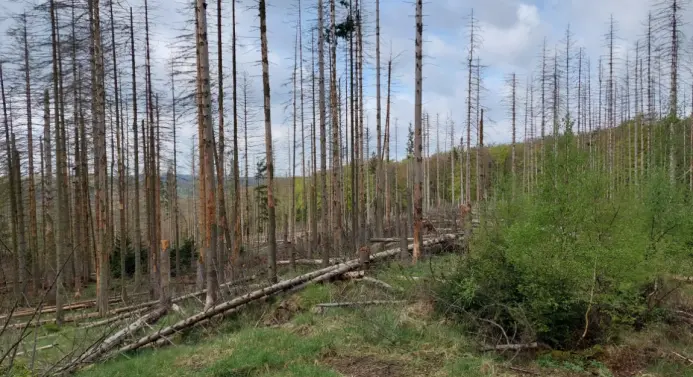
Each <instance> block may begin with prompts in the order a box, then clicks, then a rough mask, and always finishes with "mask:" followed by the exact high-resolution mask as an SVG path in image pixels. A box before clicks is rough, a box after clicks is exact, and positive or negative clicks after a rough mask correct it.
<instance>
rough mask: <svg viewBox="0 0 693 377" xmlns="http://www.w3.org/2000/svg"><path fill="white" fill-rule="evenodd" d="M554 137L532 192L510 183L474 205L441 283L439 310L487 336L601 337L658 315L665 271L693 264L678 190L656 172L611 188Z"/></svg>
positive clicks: (571, 344) (577, 342)
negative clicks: (460, 249) (465, 238)
mask: <svg viewBox="0 0 693 377" xmlns="http://www.w3.org/2000/svg"><path fill="white" fill-rule="evenodd" d="M561 145H562V148H563V149H564V150H562V151H561V152H560V153H559V154H558V156H560V157H558V158H557V159H552V158H550V157H549V158H548V160H549V161H548V162H547V163H546V165H545V166H544V167H543V169H542V170H543V173H542V174H541V175H540V178H539V179H538V183H537V186H536V187H534V188H533V189H532V191H531V192H526V193H514V195H513V193H512V190H511V189H510V187H509V185H506V186H507V187H508V190H507V191H500V192H497V193H496V195H495V196H494V198H495V199H493V200H491V201H490V202H489V203H487V204H486V205H485V207H483V208H481V210H480V215H481V222H482V224H483V225H482V227H481V228H480V229H479V230H478V231H477V232H476V233H475V234H474V236H473V237H472V238H471V239H470V240H469V243H470V253H469V255H468V256H467V257H466V258H463V259H462V260H461V262H460V263H459V265H458V266H457V269H456V272H455V273H454V274H453V275H452V276H451V277H450V278H449V279H446V280H445V281H444V282H443V283H442V284H439V287H438V290H437V292H438V297H439V299H438V301H437V304H438V307H439V309H441V310H444V311H445V312H446V313H451V314H452V315H453V316H454V317H455V318H457V319H459V320H460V323H463V324H465V325H466V326H467V327H468V328H470V329H472V331H475V332H477V333H478V334H480V335H481V339H482V340H483V341H484V342H486V343H488V344H491V345H495V344H505V343H522V344H525V343H530V342H535V341H538V342H540V343H542V344H544V345H547V346H549V347H551V348H559V349H576V348H585V347H589V346H591V345H593V344H598V343H600V344H608V343H610V342H612V341H614V340H615V338H616V337H618V334H619V333H620V332H621V331H622V330H624V329H635V330H640V329H642V328H644V327H645V326H647V325H648V324H649V323H652V322H653V321H657V320H659V319H661V318H662V317H663V316H664V315H665V314H666V313H665V312H666V311H665V310H664V309H663V305H662V304H663V303H665V302H666V301H667V296H668V295H671V294H672V292H673V291H674V290H665V289H663V285H662V281H663V278H665V277H667V276H670V275H675V274H679V273H683V272H685V271H690V267H691V262H692V261H693V258H691V254H690V251H689V250H690V246H691V245H693V232H691V230H693V221H692V220H693V218H691V217H690V204H691V203H690V197H689V196H688V195H687V194H686V190H685V188H683V187H678V186H676V185H671V184H669V181H668V179H667V178H666V176H665V175H664V174H663V173H662V172H657V171H655V172H654V173H653V174H651V176H649V177H646V178H641V182H640V184H639V185H638V186H631V188H621V189H619V190H616V189H614V187H615V186H614V182H613V181H612V180H611V179H610V178H609V175H608V174H607V173H606V172H603V171H602V172H596V173H595V172H594V170H592V169H589V166H590V164H593V163H594V161H591V160H589V157H588V155H586V154H584V153H582V152H580V151H578V150H576V149H575V146H574V145H575V143H574V141H572V138H571V137H570V136H566V137H565V138H564V139H562V144H561ZM548 154H549V155H551V153H548ZM597 163H598V162H597ZM499 186H501V187H502V186H503V185H501V184H499Z"/></svg>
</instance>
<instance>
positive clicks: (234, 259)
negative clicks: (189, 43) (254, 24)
mask: <svg viewBox="0 0 693 377" xmlns="http://www.w3.org/2000/svg"><path fill="white" fill-rule="evenodd" d="M231 23H232V26H231V54H232V57H231V60H232V63H231V64H232V69H231V74H232V80H233V213H232V215H231V216H232V217H233V250H232V251H231V271H233V273H234V274H235V275H238V273H237V272H236V270H237V268H238V258H239V256H240V253H241V244H243V234H242V232H241V210H240V208H241V193H240V185H239V182H238V181H239V179H240V178H239V165H238V70H237V66H236V65H237V61H236V0H231ZM246 117H247V114H246ZM247 144H248V139H247V137H246V149H247V148H248V146H247ZM247 159H248V157H247V152H246V165H247ZM245 179H246V182H247V181H248V172H247V168H246V177H245ZM246 195H247V188H246Z"/></svg>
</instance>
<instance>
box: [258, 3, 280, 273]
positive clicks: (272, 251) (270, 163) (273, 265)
mask: <svg viewBox="0 0 693 377" xmlns="http://www.w3.org/2000/svg"><path fill="white" fill-rule="evenodd" d="M258 7H259V13H260V42H261V45H262V46H261V50H262V88H263V92H264V97H265V101H264V110H265V154H266V156H265V157H266V161H267V212H268V222H269V224H268V233H269V235H268V243H269V258H268V263H269V278H270V281H271V282H273V283H276V282H277V238H276V215H275V203H274V156H273V154H272V113H271V107H272V103H271V100H270V78H269V58H268V56H267V55H268V46H267V12H266V8H265V0H259V2H258Z"/></svg>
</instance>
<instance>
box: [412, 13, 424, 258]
mask: <svg viewBox="0 0 693 377" xmlns="http://www.w3.org/2000/svg"><path fill="white" fill-rule="evenodd" d="M422 45H423V0H417V1H416V72H415V79H414V80H415V85H416V89H415V90H416V97H415V99H414V160H415V164H414V252H413V255H412V262H413V263H414V264H416V262H417V261H418V260H419V257H420V256H421V250H422V249H423V237H422V234H421V224H422V220H423V211H422V204H423V203H422V197H421V191H422V190H423V182H422V177H421V169H422V166H421V165H422V158H421V152H422V146H421V115H422V114H421V113H422V111H421V110H422V109H421V108H422V105H421V101H422V81H423V77H422V76H423V74H422V72H423V69H422V68H423V67H422V64H423V46H422Z"/></svg>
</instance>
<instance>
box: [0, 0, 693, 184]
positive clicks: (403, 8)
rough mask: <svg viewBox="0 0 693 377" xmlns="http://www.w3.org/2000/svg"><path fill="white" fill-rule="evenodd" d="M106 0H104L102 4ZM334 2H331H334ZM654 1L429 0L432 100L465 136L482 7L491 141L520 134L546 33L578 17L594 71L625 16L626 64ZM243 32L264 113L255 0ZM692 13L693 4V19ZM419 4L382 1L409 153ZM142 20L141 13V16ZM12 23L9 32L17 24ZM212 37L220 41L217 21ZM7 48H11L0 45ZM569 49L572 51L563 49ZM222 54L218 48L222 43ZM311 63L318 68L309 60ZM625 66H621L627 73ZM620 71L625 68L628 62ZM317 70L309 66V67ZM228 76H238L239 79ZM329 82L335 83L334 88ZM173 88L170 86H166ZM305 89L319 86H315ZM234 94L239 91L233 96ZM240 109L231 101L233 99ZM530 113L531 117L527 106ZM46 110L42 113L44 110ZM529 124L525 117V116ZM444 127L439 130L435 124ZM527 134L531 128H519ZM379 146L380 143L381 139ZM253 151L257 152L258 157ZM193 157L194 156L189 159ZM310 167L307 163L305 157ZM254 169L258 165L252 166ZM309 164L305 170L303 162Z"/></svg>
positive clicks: (166, 39)
mask: <svg viewBox="0 0 693 377" xmlns="http://www.w3.org/2000/svg"><path fill="white" fill-rule="evenodd" d="M103 1H105V0H102V2H103ZM267 1H268V6H269V9H268V39H269V47H270V64H271V66H270V75H271V87H272V105H273V106H272V111H273V136H274V141H275V150H276V151H277V154H278V156H277V169H278V174H279V175H285V174H286V172H287V171H288V167H289V163H288V158H287V157H286V156H287V151H286V148H287V146H288V143H289V140H288V139H287V136H288V134H289V130H290V126H291V121H290V120H291V116H290V113H289V111H288V109H290V107H289V108H287V106H286V105H287V103H288V102H289V101H290V99H291V95H290V86H287V85H286V84H287V83H289V82H290V79H291V76H292V70H293V56H294V40H295V32H296V19H297V14H296V11H295V9H296V4H297V2H298V0H267ZM316 2H317V0H302V3H303V4H302V5H303V8H304V9H305V13H304V22H303V25H304V28H305V29H307V28H309V27H310V25H312V23H313V22H314V20H315V16H314V14H315V12H314V10H313V9H309V8H313V7H314V3H316ZM121 3H122V4H123V5H124V6H125V7H127V6H128V4H130V5H132V6H133V7H139V6H141V4H142V3H143V0H129V1H125V0H123V1H121ZM183 3H184V1H183V0H152V1H150V4H151V7H152V20H153V25H152V46H153V59H154V74H155V75H156V76H157V77H158V78H160V79H162V80H163V78H164V77H165V75H166V74H167V72H168V69H167V68H166V62H167V60H168V59H169V58H170V57H171V56H172V52H171V50H170V48H169V47H168V46H169V44H170V43H171V42H172V41H173V40H174V38H175V36H176V34H177V32H176V31H175V29H176V27H179V26H180V25H181V24H182V23H184V21H185V17H183V16H182V15H181V14H180V12H179V10H180V9H182V8H183ZM215 3H216V2H210V4H209V7H208V9H209V15H208V19H209V20H210V22H213V21H214V20H215V18H216V15H215V11H214V9H215V6H216V4H215ZM326 3H327V1H326ZM374 4H375V3H374V0H367V1H365V2H363V6H364V14H365V18H366V21H371V22H369V23H368V24H367V26H366V30H365V38H366V43H367V46H366V47H367V51H366V57H365V59H366V65H367V67H366V77H365V79H364V86H365V87H364V91H365V96H366V116H367V124H368V126H369V128H370V129H371V133H372V135H374V133H375V123H376V122H375V77H374V76H375V75H374V73H375V68H374V67H375V57H374V55H375V36H374V29H375V27H374V23H373V22H372V21H373V20H374V16H375V15H374V9H375V5H374ZM651 5H652V2H651V1H649V0H537V1H530V0H429V1H427V2H425V3H424V25H425V26H424V56H425V58H424V83H423V86H424V107H425V110H426V111H427V112H428V113H429V114H431V118H432V119H435V116H436V114H440V119H441V120H442V121H444V120H445V119H447V118H450V119H452V120H453V121H454V122H455V125H456V130H455V134H456V139H458V138H459V135H460V134H461V132H462V130H463V125H464V120H465V119H466V116H465V111H464V109H465V108H466V107H465V101H466V85H467V77H466V70H465V66H464V64H465V59H466V56H467V48H468V34H467V23H468V16H469V13H470V11H471V10H472V9H474V12H475V16H476V18H477V19H478V21H479V25H480V31H481V36H482V39H483V42H482V44H481V47H480V49H479V51H478V56H479V57H480V58H481V61H482V64H484V65H486V66H487V68H486V70H485V71H484V86H485V88H486V91H485V92H484V95H483V101H482V102H483V105H484V106H485V107H486V108H487V109H488V117H489V118H490V120H492V122H491V123H487V128H486V129H485V139H486V141H487V142H489V143H501V142H507V141H509V140H510V122H509V119H508V116H507V107H508V106H507V104H505V103H504V102H503V98H504V95H505V93H506V88H505V84H504V82H505V78H506V77H507V75H509V74H511V73H516V74H517V75H518V80H519V82H520V83H521V84H522V86H521V88H520V89H519V93H521V94H524V83H525V81H526V80H527V78H528V77H530V74H531V71H532V70H533V69H535V68H536V67H537V66H538V57H539V52H540V49H541V45H542V42H543V40H544V38H546V39H547V44H548V47H549V49H550V50H551V51H552V50H553V48H554V47H556V46H557V47H558V48H563V43H562V40H563V38H564V34H565V29H566V27H567V26H568V23H570V27H571V31H572V33H573V36H574V38H575V51H577V48H578V47H584V48H585V51H586V52H587V55H588V56H590V57H591V59H592V68H593V71H592V72H593V74H595V70H594V69H595V67H596V60H597V59H598V57H599V56H600V55H603V54H604V53H605V52H606V49H605V42H604V33H605V32H606V31H607V29H608V20H609V17H610V15H611V14H614V18H615V19H616V21H617V22H618V29H617V37H618V39H617V52H618V56H619V57H620V58H621V60H620V62H621V65H624V64H625V56H626V51H627V50H630V51H631V52H630V53H631V54H632V50H633V48H634V45H635V40H636V39H638V38H640V37H641V36H642V34H643V32H644V30H645V29H644V26H643V22H644V21H645V19H646V17H647V12H648V10H649V9H650V8H651ZM4 6H6V7H9V8H10V10H16V9H18V7H20V5H17V4H10V3H6V4H4ZM225 6H226V8H227V9H226V11H227V12H230V6H229V2H228V1H225ZM238 10H239V14H238V17H237V19H238V33H239V36H240V37H241V42H240V43H241V47H240V49H239V59H240V62H239V68H240V70H241V71H243V70H245V71H247V72H248V73H249V75H250V76H251V78H252V91H251V94H252V98H253V99H254V101H253V105H254V108H255V110H259V107H260V106H261V103H262V102H261V100H262V97H261V93H262V92H261V76H260V73H261V67H260V65H259V64H258V61H259V58H260V54H259V31H258V29H257V25H258V18H257V10H256V7H255V2H254V1H251V0H243V1H242V4H239V5H238ZM690 15H691V11H690V10H688V11H687V15H686V17H687V19H690V17H689V16H690ZM413 16H414V2H413V1H411V0H407V1H401V0H381V30H382V35H381V41H382V52H381V64H382V67H383V69H382V83H383V89H382V91H383V116H384V107H385V74H386V62H387V59H388V57H389V55H390V51H392V54H393V55H395V56H397V59H396V60H395V63H394V65H393V67H394V72H393V101H392V118H393V126H394V119H395V118H396V119H397V123H398V125H399V129H398V130H397V134H398V135H399V143H398V144H399V145H398V150H397V152H396V153H397V154H398V155H399V156H402V155H403V150H404V139H405V135H406V130H407V127H408V124H409V123H410V122H412V119H413V114H414V101H413V99H414V90H413V84H414V61H413V57H414V17H413ZM136 17H141V12H139V14H137V13H136ZM224 19H225V21H224V22H225V27H226V31H225V32H224V34H225V38H226V39H227V40H228V39H229V37H230V28H229V24H230V13H229V14H228V15H225V17H224ZM7 24H8V21H4V22H3V23H2V24H0V25H2V29H5V28H6V27H7ZM210 37H212V38H216V35H215V32H214V31H213V30H211V28H210ZM309 40H310V36H309V35H308V34H306V35H305V36H304V44H305V45H306V46H308V43H309ZM226 46H228V47H227V51H226V52H225V53H226V55H225V60H224V64H225V67H226V69H227V70H230V66H231V59H230V43H228V42H227V43H226ZM0 51H5V50H4V46H2V42H0ZM561 51H562V50H561ZM212 53H214V48H213V46H212ZM304 60H305V61H306V62H307V63H308V64H309V63H310V50H309V49H308V47H306V49H304ZM305 69H306V70H308V69H309V68H308V67H306V68H305ZM618 69H619V68H617V70H618ZM620 69H623V68H622V67H621V68H620ZM306 76H307V73H306ZM227 82H229V83H230V80H228V81H227ZM327 88H329V86H328V87H327ZM161 90H162V91H165V90H166V89H165V88H162V89H161ZM305 90H307V91H309V90H310V87H309V86H307V87H306V88H305ZM227 98H229V99H230V96H229V95H228V94H227ZM227 106H230V100H229V102H227ZM306 106H307V107H306V113H307V114H306V117H307V119H306V125H308V124H309V123H310V119H309V118H310V114H311V109H310V106H309V105H308V104H307V105H306ZM520 114H523V112H521V113H520ZM39 116H40V115H39ZM520 125H521V123H520ZM252 128H253V131H252V132H251V134H254V135H256V138H255V139H254V141H253V142H252V144H251V146H252V148H251V150H252V151H254V154H261V153H262V152H263V151H264V148H263V147H262V145H261V143H262V135H263V123H262V118H261V115H260V114H257V116H256V117H255V122H253V124H252ZM434 130H435V128H434ZM180 133H181V134H182V135H183V137H182V140H183V141H182V143H183V144H184V146H183V147H181V150H182V151H183V152H181V155H180V156H179V161H183V163H182V164H183V165H184V164H185V163H186V161H189V155H190V152H189V151H190V146H191V145H192V136H193V135H195V134H196V129H195V124H194V122H189V123H188V124H183V125H181V126H180ZM518 135H522V130H521V129H520V130H518ZM438 138H439V141H440V143H441V144H443V143H444V142H445V143H446V144H447V143H449V142H450V141H449V137H448V136H446V135H442V132H441V135H439V136H438ZM394 140H395V138H394V134H393V136H392V141H393V145H392V149H393V152H392V154H393V155H395V151H394V148H395V146H394ZM431 142H432V147H431V148H432V149H434V148H435V145H436V135H435V132H433V134H432V135H431ZM371 145H372V146H371V150H372V149H373V148H374V145H375V142H374V141H372V143H371ZM252 159H253V157H251V161H252ZM188 164H189V163H188ZM297 164H298V166H299V167H300V161H298V162H297ZM251 166H252V164H251ZM299 170H300V169H299Z"/></svg>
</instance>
